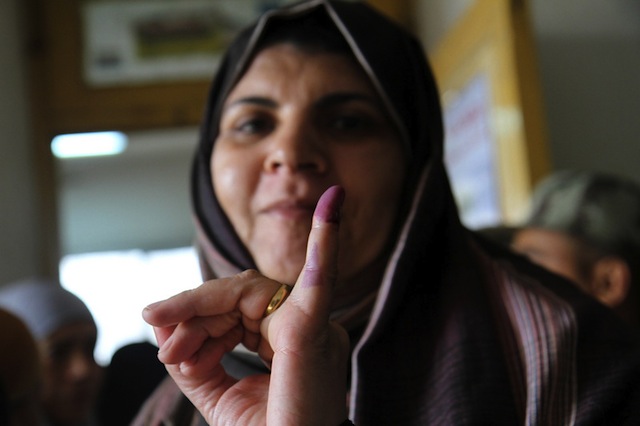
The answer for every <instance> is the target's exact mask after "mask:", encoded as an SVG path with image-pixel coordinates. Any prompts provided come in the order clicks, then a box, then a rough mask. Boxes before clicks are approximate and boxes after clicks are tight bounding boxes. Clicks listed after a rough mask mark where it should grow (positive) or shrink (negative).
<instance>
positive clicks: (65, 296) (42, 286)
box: [0, 278, 95, 340]
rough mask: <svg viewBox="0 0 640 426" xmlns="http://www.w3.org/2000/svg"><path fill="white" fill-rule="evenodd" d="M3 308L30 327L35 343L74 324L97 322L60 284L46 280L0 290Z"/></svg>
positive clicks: (74, 296) (16, 283)
mask: <svg viewBox="0 0 640 426" xmlns="http://www.w3.org/2000/svg"><path fill="white" fill-rule="evenodd" d="M0 307H2V308H4V309H6V310H7V311H9V312H11V313H13V314H14V315H16V316H17V317H18V318H20V319H21V320H22V321H23V322H24V323H25V324H26V325H27V327H29V330H30V331H31V333H32V334H33V336H34V337H35V338H36V340H43V339H46V338H47V337H49V336H50V335H51V334H52V333H54V332H55V331H57V330H59V329H60V328H61V327H64V326H66V325H69V324H73V323H78V322H82V323H90V324H93V325H94V326H95V321H94V319H93V316H92V315H91V312H90V311H89V309H88V308H87V306H86V305H85V304H84V302H82V300H80V299H79V298H78V297H77V296H76V295H74V294H73V293H71V292H69V291H67V290H65V289H64V288H62V286H61V285H60V283H58V282H56V281H51V280H47V279H43V278H34V279H28V280H24V281H18V282H15V283H12V284H9V285H7V286H5V287H2V288H0Z"/></svg>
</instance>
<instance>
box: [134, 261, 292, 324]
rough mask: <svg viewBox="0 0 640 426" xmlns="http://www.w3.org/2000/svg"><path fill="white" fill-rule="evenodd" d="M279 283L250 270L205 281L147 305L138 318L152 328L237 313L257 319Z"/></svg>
mask: <svg viewBox="0 0 640 426" xmlns="http://www.w3.org/2000/svg"><path fill="white" fill-rule="evenodd" d="M279 286H280V284H279V283H278V282H276V281H273V280H270V279H268V278H265V277H264V276H263V275H261V274H260V273H258V272H257V271H254V270H247V271H244V272H241V273H240V274H237V275H235V276H233V277H229V278H220V279H216V280H211V281H207V282H205V283H204V284H202V285H200V286H199V287H196V288H194V289H192V290H186V291H183V292H182V293H178V294H176V295H175V296H173V297H170V298H169V299H166V300H163V301H160V302H156V303H153V304H151V305H149V306H147V307H146V308H145V309H144V310H143V312H142V316H143V318H144V320H145V321H146V322H147V323H149V324H151V325H153V326H155V327H169V326H172V325H175V324H178V323H180V322H184V321H187V320H189V319H191V318H194V317H206V316H214V315H222V314H226V313H229V312H232V311H234V310H240V312H242V314H243V316H245V317H247V318H249V319H252V320H258V319H260V318H261V317H262V314H263V313H264V308H265V304H266V301H268V300H269V299H270V297H271V296H272V295H273V293H274V292H275V291H276V289H277V288H278V287H279Z"/></svg>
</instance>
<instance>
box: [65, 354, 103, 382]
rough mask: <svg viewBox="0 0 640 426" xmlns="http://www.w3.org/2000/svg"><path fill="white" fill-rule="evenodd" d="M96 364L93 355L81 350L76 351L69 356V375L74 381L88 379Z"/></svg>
mask: <svg viewBox="0 0 640 426" xmlns="http://www.w3.org/2000/svg"><path fill="white" fill-rule="evenodd" d="M95 365H96V364H95V360H94V359H93V356H92V355H89V354H86V353H84V352H83V351H80V350H77V351H74V352H73V353H72V354H71V356H70V357H69V361H68V364H67V374H68V377H69V378H71V379H73V380H74V381H83V380H86V379H87V378H88V377H89V376H91V374H92V372H93V368H94V367H95Z"/></svg>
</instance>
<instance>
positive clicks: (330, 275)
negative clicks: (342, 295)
mask: <svg viewBox="0 0 640 426" xmlns="http://www.w3.org/2000/svg"><path fill="white" fill-rule="evenodd" d="M343 201H344V190H343V189H342V188H341V187H340V186H332V187H330V188H329V189H327V190H326V191H325V192H324V194H322V196H321V197H320V200H318V204H317V206H316V210H315V212H314V214H313V223H312V226H311V231H310V233H309V241H308V243H307V256H306V261H305V264H304V267H303V269H302V272H301V273H300V276H299V277H298V280H297V282H296V285H295V286H294V288H293V291H292V292H291V296H290V299H291V302H292V303H295V304H296V305H297V306H298V307H299V308H300V309H302V310H303V311H304V312H305V313H306V314H307V315H309V317H311V318H319V319H320V318H322V319H323V320H324V321H326V319H327V318H328V316H329V308H330V305H331V293H332V289H333V287H334V285H335V282H336V278H337V275H338V230H339V222H340V208H341V206H342V203H343Z"/></svg>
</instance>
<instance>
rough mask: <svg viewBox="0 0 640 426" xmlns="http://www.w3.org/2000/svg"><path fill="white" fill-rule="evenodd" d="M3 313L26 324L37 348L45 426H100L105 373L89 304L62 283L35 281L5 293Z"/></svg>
mask: <svg viewBox="0 0 640 426" xmlns="http://www.w3.org/2000/svg"><path fill="white" fill-rule="evenodd" d="M0 307H1V308H3V309H6V310H7V311H9V312H11V313H12V314H14V315H15V316H17V317H18V318H19V319H20V320H22V321H23V322H24V323H25V324H26V326H27V327H28V328H29V331H30V332H31V334H32V335H33V337H34V338H35V340H36V342H37V345H38V349H39V355H40V360H41V362H42V387H41V392H40V394H39V396H40V404H41V407H40V408H41V409H42V412H43V417H44V420H45V424H51V425H55V426H88V425H93V424H95V419H94V414H95V413H94V408H95V404H96V400H97V396H98V391H99V389H100V386H101V383H102V367H100V366H99V365H98V364H97V363H96V360H95V358H94V356H93V352H94V350H95V346H96V339H97V337H98V330H97V328H96V323H95V321H94V319H93V316H92V315H91V312H89V309H88V308H87V306H86V305H85V304H84V302H82V300H80V299H79V298H78V297H77V296H75V295H74V294H72V293H70V292H68V291H67V290H65V289H64V288H62V286H61V285H60V283H59V282H57V281H52V280H49V279H45V278H30V279H25V280H21V281H17V282H15V283H12V284H10V285H7V286H5V287H2V288H1V289H0Z"/></svg>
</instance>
